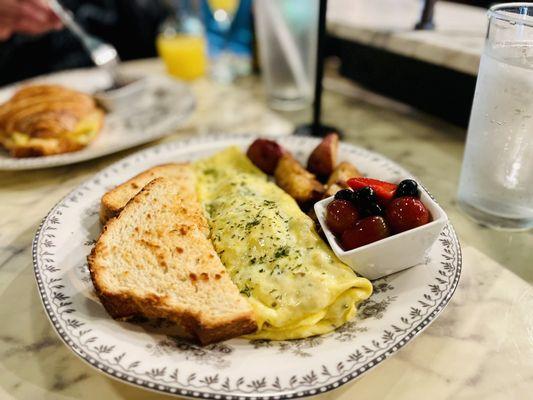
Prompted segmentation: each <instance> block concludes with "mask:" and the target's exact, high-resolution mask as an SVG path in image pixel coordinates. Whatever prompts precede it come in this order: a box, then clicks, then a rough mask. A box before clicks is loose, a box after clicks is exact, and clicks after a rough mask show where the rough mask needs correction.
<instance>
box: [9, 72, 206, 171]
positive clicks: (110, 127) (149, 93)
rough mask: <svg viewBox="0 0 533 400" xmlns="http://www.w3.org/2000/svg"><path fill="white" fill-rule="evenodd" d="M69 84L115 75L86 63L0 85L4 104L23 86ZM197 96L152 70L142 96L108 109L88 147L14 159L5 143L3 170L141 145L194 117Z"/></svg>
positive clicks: (80, 85) (94, 84)
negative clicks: (128, 104) (123, 106)
mask: <svg viewBox="0 0 533 400" xmlns="http://www.w3.org/2000/svg"><path fill="white" fill-rule="evenodd" d="M36 83H53V84H59V85H64V86H67V87H70V88H73V89H76V90H79V91H82V92H85V93H94V92H96V91H98V90H102V89H105V88H107V87H109V86H110V83H111V81H110V77H109V76H108V75H107V74H106V73H105V71H102V70H99V69H97V68H83V69H76V70H70V71H64V72H59V73H55V74H50V75H45V76H40V77H36V78H32V79H29V80H26V81H23V82H19V83H16V84H13V85H10V86H6V87H3V88H0V104H2V103H3V102H4V101H7V100H8V99H9V98H10V97H11V96H12V95H13V93H14V92H15V90H17V89H18V88H19V87H20V86H24V85H28V84H36ZM195 107H196V101H195V98H194V96H193V94H192V92H191V91H190V90H189V88H188V87H187V86H186V85H185V84H183V83H181V82H179V81H177V80H175V79H172V78H170V77H166V76H164V75H150V76H148V77H147V79H146V88H145V91H144V92H143V96H142V98H141V99H140V100H139V101H138V102H137V103H135V104H133V105H132V106H131V107H128V108H127V109H123V110H119V111H112V112H106V115H105V119H104V126H103V128H102V130H101V131H100V133H99V135H98V137H97V138H96V139H95V140H94V141H93V142H92V143H90V144H89V145H88V146H87V147H85V148H83V149H81V150H79V151H75V152H72V153H65V154H58V155H52V156H46V157H30V158H14V157H11V156H9V155H8V153H7V152H6V151H5V150H3V149H2V148H0V170H28V169H37V168H49V167H56V166H60V165H69V164H74V163H78V162H81V161H86V160H91V159H94V158H98V157H102V156H104V155H107V154H111V153H116V152H118V151H121V150H125V149H128V148H130V147H135V146H138V145H141V144H143V143H147V142H150V141H153V140H156V139H159V138H162V137H164V136H167V135H170V134H172V133H174V131H175V130H176V128H178V127H179V126H180V125H182V124H183V123H184V121H185V120H186V119H187V118H188V117H189V116H191V114H192V112H193V111H194V109H195Z"/></svg>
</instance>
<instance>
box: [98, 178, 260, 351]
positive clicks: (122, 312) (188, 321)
mask: <svg viewBox="0 0 533 400" xmlns="http://www.w3.org/2000/svg"><path fill="white" fill-rule="evenodd" d="M160 179H164V178H159V179H156V180H154V181H152V182H151V183H149V184H148V185H146V186H145V188H143V189H142V190H141V191H140V192H139V193H138V194H137V195H136V196H135V197H134V198H133V199H131V200H130V201H129V202H128V204H127V205H126V207H124V208H125V209H126V208H127V207H130V206H131V207H134V206H136V204H135V203H139V202H140V197H141V196H143V195H144V193H145V192H147V191H149V190H150V188H151V186H152V185H153V184H154V182H155V181H158V180H160ZM121 218H124V213H121V214H120V215H119V216H118V217H116V218H113V219H111V220H109V221H108V222H107V224H106V225H105V226H104V229H103V230H102V233H101V234H100V238H99V239H98V241H97V243H96V245H95V246H94V248H93V250H92V251H91V254H90V255H89V256H88V265H89V271H90V275H91V280H92V282H93V285H94V288H95V291H96V294H97V296H98V297H99V299H100V300H101V302H102V304H103V306H104V308H105V309H106V311H107V312H108V313H109V315H111V316H112V317H113V318H116V319H125V318H131V317H135V316H143V317H148V318H167V319H169V320H172V321H174V322H176V323H177V324H179V326H180V327H181V328H182V330H183V331H184V335H183V336H184V337H186V338H191V337H193V338H196V339H197V340H198V341H199V342H200V343H202V344H209V343H213V342H217V341H221V340H226V339H229V338H232V337H236V336H240V335H245V334H248V333H253V332H255V331H256V330H257V323H256V322H255V319H254V317H253V313H252V312H251V311H250V312H249V313H246V312H240V313H236V316H235V318H233V319H231V320H228V319H225V320H223V321H218V320H215V321H213V322H208V323H206V322H205V321H203V320H202V318H201V316H200V315H198V314H196V313H194V312H189V311H187V310H176V309H174V308H172V307H169V306H167V303H165V301H164V298H161V297H160V296H158V295H156V294H149V295H147V296H142V297H140V296H138V295H135V294H134V293H130V292H128V291H118V292H112V291H109V290H107V289H106V287H104V285H103V284H102V279H101V278H100V274H101V272H102V271H101V268H102V266H101V265H100V264H99V262H98V256H99V255H103V256H105V253H106V252H107V251H109V249H107V248H106V246H105V244H104V243H103V241H102V239H103V238H105V235H106V234H107V232H108V231H109V230H111V229H113V226H114V225H115V224H118V223H120V220H121Z"/></svg>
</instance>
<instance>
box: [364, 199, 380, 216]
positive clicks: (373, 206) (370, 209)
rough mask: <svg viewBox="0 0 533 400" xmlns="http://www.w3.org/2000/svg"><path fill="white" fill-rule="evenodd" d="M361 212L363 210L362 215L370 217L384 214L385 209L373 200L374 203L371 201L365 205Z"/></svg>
mask: <svg viewBox="0 0 533 400" xmlns="http://www.w3.org/2000/svg"><path fill="white" fill-rule="evenodd" d="M360 212H361V215H363V216H365V217H370V216H378V215H383V213H384V212H385V210H384V209H383V207H381V206H380V205H379V204H378V203H376V202H373V203H369V204H367V205H366V206H365V207H363V208H362V209H361V210H360Z"/></svg>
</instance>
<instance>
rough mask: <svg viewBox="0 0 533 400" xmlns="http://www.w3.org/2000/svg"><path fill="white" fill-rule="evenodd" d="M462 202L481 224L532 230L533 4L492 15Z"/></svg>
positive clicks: (470, 132)
mask: <svg viewBox="0 0 533 400" xmlns="http://www.w3.org/2000/svg"><path fill="white" fill-rule="evenodd" d="M488 17H489V28H488V31H487V37H486V41H485V49H484V52H483V55H482V57H481V63H480V65H479V73H478V78H477V84H476V92H475V95H474V102H473V105H472V112H471V115H470V123H469V126H468V136H467V141H466V149H465V154H464V160H463V166H462V171H461V179H460V184H459V192H458V200H459V204H460V206H461V207H462V208H463V210H464V211H465V212H466V213H467V214H469V215H470V216H472V217H473V218H474V219H475V220H477V221H478V222H480V223H482V224H484V225H487V226H491V227H495V228H501V229H529V228H531V227H533V3H507V4H500V5H496V6H494V7H492V8H491V9H490V10H489V12H488Z"/></svg>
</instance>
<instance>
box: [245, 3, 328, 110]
mask: <svg viewBox="0 0 533 400" xmlns="http://www.w3.org/2000/svg"><path fill="white" fill-rule="evenodd" d="M318 6H319V0H306V1H302V0H255V1H254V18H255V26H256V32H257V39H258V48H259V62H260V66H261V73H262V75H263V79H264V83H265V87H266V90H267V95H268V99H269V104H270V105H271V107H272V108H276V109H281V110H297V109H301V108H304V107H306V106H307V105H308V104H309V103H310V101H311V97H312V88H313V83H314V79H315V68H316V51H317V30H318Z"/></svg>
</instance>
